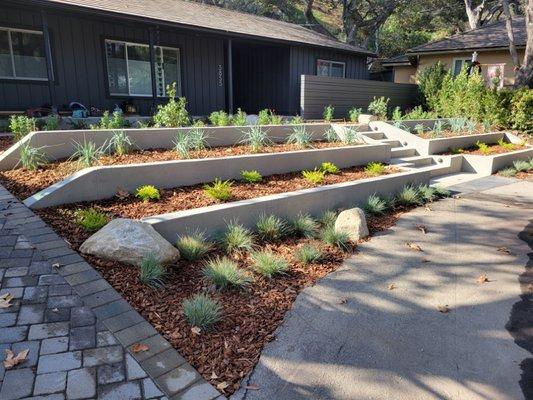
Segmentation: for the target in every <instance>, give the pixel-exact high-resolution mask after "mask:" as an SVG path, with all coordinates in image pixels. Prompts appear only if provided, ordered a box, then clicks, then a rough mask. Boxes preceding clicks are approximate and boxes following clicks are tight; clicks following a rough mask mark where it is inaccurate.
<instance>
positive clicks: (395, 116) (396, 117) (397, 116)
mask: <svg viewBox="0 0 533 400" xmlns="http://www.w3.org/2000/svg"><path fill="white" fill-rule="evenodd" d="M391 118H392V120H393V121H401V120H402V110H401V108H400V106H396V107H394V110H392V116H391Z"/></svg>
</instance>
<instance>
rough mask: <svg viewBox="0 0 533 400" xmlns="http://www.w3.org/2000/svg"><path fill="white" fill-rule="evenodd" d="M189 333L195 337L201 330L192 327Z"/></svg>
mask: <svg viewBox="0 0 533 400" xmlns="http://www.w3.org/2000/svg"><path fill="white" fill-rule="evenodd" d="M191 332H192V333H194V334H195V335H199V334H200V333H201V332H202V329H201V328H198V327H197V326H193V327H192V328H191Z"/></svg>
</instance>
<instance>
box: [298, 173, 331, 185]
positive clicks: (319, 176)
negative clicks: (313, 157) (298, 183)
mask: <svg viewBox="0 0 533 400" xmlns="http://www.w3.org/2000/svg"><path fill="white" fill-rule="evenodd" d="M302 176H303V178H304V179H305V180H306V181H307V182H309V183H312V184H313V185H319V184H321V183H322V182H324V178H325V177H326V174H325V173H324V171H320V170H318V169H315V170H313V171H302Z"/></svg>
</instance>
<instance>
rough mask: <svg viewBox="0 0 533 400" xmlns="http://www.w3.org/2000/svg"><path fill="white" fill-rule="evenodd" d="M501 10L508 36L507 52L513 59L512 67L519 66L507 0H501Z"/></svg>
mask: <svg viewBox="0 0 533 400" xmlns="http://www.w3.org/2000/svg"><path fill="white" fill-rule="evenodd" d="M502 4H503V12H504V14H505V27H506V28H507V37H508V38H509V53H511V58H512V59H513V65H514V68H515V69H517V68H520V60H519V59H518V52H517V51H516V45H515V43H514V32H513V18H512V17H511V11H510V10H509V0H502Z"/></svg>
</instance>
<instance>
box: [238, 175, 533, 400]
mask: <svg viewBox="0 0 533 400" xmlns="http://www.w3.org/2000/svg"><path fill="white" fill-rule="evenodd" d="M460 189H461V190H462V191H463V192H464V194H462V195H460V198H457V199H447V200H444V201H441V202H438V203H435V204H433V205H431V210H432V211H428V210H426V209H425V208H419V209H417V210H414V211H413V212H410V213H408V214H405V215H403V216H402V218H401V219H400V221H399V222H398V224H397V225H396V226H394V227H393V228H391V229H390V230H389V231H387V232H384V233H382V234H381V235H379V236H377V237H374V238H373V239H372V240H371V241H369V242H368V243H365V244H363V245H361V246H360V248H359V253H358V254H356V255H355V256H354V257H352V258H351V259H350V260H348V261H347V262H346V263H345V265H343V267H342V268H341V269H340V270H338V271H337V272H335V273H333V274H330V275H328V276H327V277H326V278H324V279H323V280H321V281H320V282H319V283H318V284H317V285H316V286H314V287H310V288H308V289H306V290H304V291H303V292H302V293H301V294H300V295H299V297H298V299H297V301H296V303H295V305H294V308H293V309H292V311H291V312H289V314H288V315H287V316H286V318H285V322H284V324H283V325H282V326H281V327H280V329H279V330H278V332H277V338H276V340H275V341H273V342H272V343H270V344H269V345H267V347H266V348H265V350H264V352H263V353H262V355H261V359H260V361H259V364H258V365H257V367H256V368H255V370H254V371H253V372H252V374H251V375H250V376H249V377H248V380H247V382H245V385H246V384H247V385H252V388H253V389H255V390H252V389H248V390H245V389H243V390H241V391H240V392H238V393H237V394H236V395H235V396H234V398H235V399H244V398H245V399H246V400H260V399H261V400H262V399H264V400H267V399H268V400H270V399H276V400H284V399H287V400H297V399H343V400H344V399H346V400H357V399H387V400H391V399H409V400H411V399H417V400H418V399H457V400H466V399H492V400H495V399H522V398H533V392H532V386H533V383H532V382H533V376H532V372H531V371H532V369H533V365H532V358H531V357H532V354H531V353H530V351H532V350H533V346H532V335H533V333H532V332H531V326H533V309H532V307H531V292H532V287H533V286H532V283H533V280H532V279H531V275H526V272H525V271H526V269H525V267H526V265H527V264H528V252H530V251H531V249H530V247H529V246H528V244H527V243H526V241H524V240H527V238H528V237H529V239H531V236H532V232H533V225H531V222H529V221H528V218H529V219H531V217H533V183H531V182H525V181H522V182H520V181H517V180H512V179H502V178H496V177H489V178H484V179H483V180H479V181H473V182H470V183H464V184H462V187H461V188H460ZM528 224H529V226H528ZM419 225H424V226H426V227H427V234H423V233H422V232H421V230H419V229H417V226H419ZM526 230H528V231H527V232H526ZM518 235H520V237H521V238H522V239H523V240H521V239H520V238H519V236H518ZM407 242H412V243H416V244H418V245H419V246H420V247H421V248H422V250H423V251H421V252H419V251H414V250H412V249H410V248H408V247H407V245H406V243H407ZM498 249H500V250H498ZM482 274H485V275H486V276H487V277H488V279H489V282H487V283H483V284H479V283H477V279H478V277H479V276H480V275H482ZM520 275H522V276H521V277H520ZM519 279H520V282H521V283H522V284H523V285H522V287H521V285H520V282H519ZM528 279H529V280H528ZM528 284H529V286H528ZM389 285H394V288H393V289H392V290H391V289H390V287H389ZM522 290H529V292H528V293H529V294H526V293H522ZM521 295H522V300H521V298H520V296H521ZM445 305H447V306H448V307H449V310H450V311H449V312H447V313H441V312H439V311H438V309H437V308H438V307H439V306H445ZM506 326H507V328H509V329H510V330H512V334H511V333H510V332H509V331H508V330H507V329H506ZM528 330H529V331H528ZM513 335H514V336H513ZM515 339H516V342H515ZM517 343H518V344H517ZM521 346H522V347H521ZM526 349H528V350H529V351H528V350H526ZM528 368H529V369H528ZM255 385H257V386H259V389H258V390H257V388H256V387H255ZM528 385H529V386H528Z"/></svg>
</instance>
